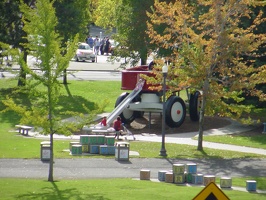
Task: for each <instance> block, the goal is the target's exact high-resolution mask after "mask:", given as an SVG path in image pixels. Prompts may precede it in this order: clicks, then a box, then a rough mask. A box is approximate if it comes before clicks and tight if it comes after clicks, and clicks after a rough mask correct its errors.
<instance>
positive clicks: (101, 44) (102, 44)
mask: <svg viewBox="0 0 266 200" xmlns="http://www.w3.org/2000/svg"><path fill="white" fill-rule="evenodd" d="M105 42H106V39H105V37H104V38H103V39H102V40H101V41H100V52H101V55H103V54H104V45H105Z"/></svg>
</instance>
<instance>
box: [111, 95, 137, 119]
mask: <svg viewBox="0 0 266 200" xmlns="http://www.w3.org/2000/svg"><path fill="white" fill-rule="evenodd" d="M128 95H129V93H128V92H124V93H122V94H121V95H120V96H119V97H118V98H117V100H116V102H115V107H117V106H118V105H119V104H120V103H121V102H122V101H123V100H124V99H125V98H126V97H127V96H128ZM119 116H120V117H121V120H122V122H123V123H125V124H130V123H131V122H133V121H134V120H135V115H134V111H132V110H129V109H127V108H125V109H124V110H123V112H122V113H121V114H120V115H119Z"/></svg>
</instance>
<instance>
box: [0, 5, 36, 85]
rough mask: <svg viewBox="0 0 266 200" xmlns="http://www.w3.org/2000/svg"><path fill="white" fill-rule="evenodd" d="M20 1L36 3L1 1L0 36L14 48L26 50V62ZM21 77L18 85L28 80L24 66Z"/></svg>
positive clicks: (24, 34) (25, 58)
mask: <svg viewBox="0 0 266 200" xmlns="http://www.w3.org/2000/svg"><path fill="white" fill-rule="evenodd" d="M20 2H24V3H25V4H27V5H28V6H33V5H34V3H35V1H34V0H24V1H20V0H12V1H10V0H3V1H1V2H0V13H1V17H0V38H1V42H3V43H5V44H8V45H10V46H12V47H13V48H19V49H20V51H22V52H24V60H25V62H26V61H27V53H26V50H25V49H24V46H22V45H21V43H24V42H26V40H25V38H24V37H26V33H25V32H24V31H23V23H22V20H21V17H22V14H21V12H20V9H19V5H20ZM1 47H2V46H1ZM7 56H10V55H7ZM19 77H20V78H19V79H18V85H19V86H22V85H24V84H25V80H26V73H25V72H24V71H23V68H22V67H21V68H20V73H19Z"/></svg>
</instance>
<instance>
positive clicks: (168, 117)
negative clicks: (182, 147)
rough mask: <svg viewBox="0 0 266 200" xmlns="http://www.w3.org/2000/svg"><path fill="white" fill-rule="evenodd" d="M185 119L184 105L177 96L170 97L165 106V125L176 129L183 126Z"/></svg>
mask: <svg viewBox="0 0 266 200" xmlns="http://www.w3.org/2000/svg"><path fill="white" fill-rule="evenodd" d="M185 118H186V105H185V103H184V101H183V100H182V99H181V98H180V97H177V96H171V97H169V98H168V99H167V101H166V104H165V123H166V124H167V125H168V126H169V127H171V128H177V127H179V126H181V125H182V124H183V122H184V121H185Z"/></svg>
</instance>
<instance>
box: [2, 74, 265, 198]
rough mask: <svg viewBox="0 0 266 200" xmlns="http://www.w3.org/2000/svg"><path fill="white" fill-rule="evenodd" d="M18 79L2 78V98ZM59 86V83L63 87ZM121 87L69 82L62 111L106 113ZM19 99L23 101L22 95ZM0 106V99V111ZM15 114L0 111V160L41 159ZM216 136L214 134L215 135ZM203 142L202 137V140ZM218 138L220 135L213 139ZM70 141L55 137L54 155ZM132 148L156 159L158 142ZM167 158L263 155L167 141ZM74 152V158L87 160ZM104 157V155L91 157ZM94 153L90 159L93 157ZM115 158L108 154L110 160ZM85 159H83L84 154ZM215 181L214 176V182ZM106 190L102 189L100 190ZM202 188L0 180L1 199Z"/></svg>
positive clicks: (172, 193) (160, 194) (163, 193)
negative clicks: (99, 107) (101, 109)
mask: <svg viewBox="0 0 266 200" xmlns="http://www.w3.org/2000/svg"><path fill="white" fill-rule="evenodd" d="M16 84H17V82H16V81H15V80H11V79H4V80H3V79H2V80H0V88H1V89H0V94H1V95H0V99H1V100H3V99H4V98H5V95H6V94H10V92H11V91H12V90H13V89H12V88H15V87H16ZM62 87H63V86H62ZM122 92H123V91H121V90H120V82H116V81H106V82H105V81H103V82H102V81H101V82H98V81H69V84H68V85H67V87H65V88H63V89H62V95H61V96H60V104H59V107H60V110H61V111H64V110H66V109H69V110H71V111H74V112H84V110H83V107H82V104H85V105H86V106H88V107H89V108H90V109H93V108H95V107H96V104H97V103H100V104H104V105H105V109H104V111H105V112H110V111H112V110H113V107H114V104H115V101H116V99H117V97H118V96H119V95H120V94H121V93H122ZM21 98H22V99H19V100H21V102H27V101H26V99H23V98H26V97H25V96H22V97H21ZM3 108H4V107H3V104H2V103H1V102H0V110H2V109H3ZM19 119H20V118H19V116H17V114H16V113H13V112H6V113H0V120H1V129H0V158H27V159H31V158H40V142H41V140H38V139H34V138H31V137H22V136H20V135H18V133H17V132H12V131H11V130H12V129H14V126H15V125H16V124H18V123H19ZM213 138H215V137H213ZM204 140H205V138H204ZM219 140H221V139H220V138H219V137H217V138H215V139H214V142H217V141H219ZM231 142H232V144H236V145H243V146H247V144H248V143H253V142H254V145H255V146H256V147H257V148H264V146H265V142H264V141H263V140H262V139H261V138H259V139H257V141H255V140H254V139H253V140H252V138H248V137H247V138H245V139H243V140H242V141H240V140H236V139H232V140H231ZM68 147H69V141H67V140H56V141H55V143H54V156H55V157H56V158H71V156H70V155H69V153H67V152H65V151H63V150H64V149H68ZM130 149H131V150H133V151H138V152H139V153H140V157H142V158H151V157H152V158H154V157H159V156H158V149H160V143H151V142H150V143H149V142H138V141H134V142H131V144H130ZM167 154H168V157H169V158H207V159H212V158H224V159H230V158H236V159H237V158H239V159H241V158H265V157H266V156H261V155H254V154H244V153H239V152H231V151H221V150H214V149H208V148H204V151H198V150H196V147H193V146H188V145H175V144H167ZM85 157H86V156H77V157H75V158H80V159H82V158H85ZM95 157H100V158H105V157H106V156H100V155H99V156H95ZM95 157H94V158H95ZM110 157H111V158H112V157H114V156H108V158H110ZM86 158H87V157H86ZM250 178H251V179H255V180H258V185H257V187H258V188H259V189H263V190H266V178H261V177H250ZM245 180H247V179H246V178H241V179H234V181H233V186H242V187H245ZM218 181H219V180H217V183H219V182H218ZM103 188H104V189H103ZM201 189H202V188H200V187H183V186H177V185H175V184H166V183H156V182H151V181H136V180H131V179H102V180H59V181H55V182H53V183H50V182H47V181H44V180H32V179H0V199H106V200H107V199H108V200H109V199H154V198H156V199H175V198H176V197H178V199H192V198H193V197H195V196H196V195H197V194H198V193H199V192H200V191H201ZM225 194H226V195H228V196H229V197H230V199H244V200H245V199H265V197H266V196H265V195H261V194H253V193H245V192H239V191H229V190H226V191H225Z"/></svg>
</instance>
